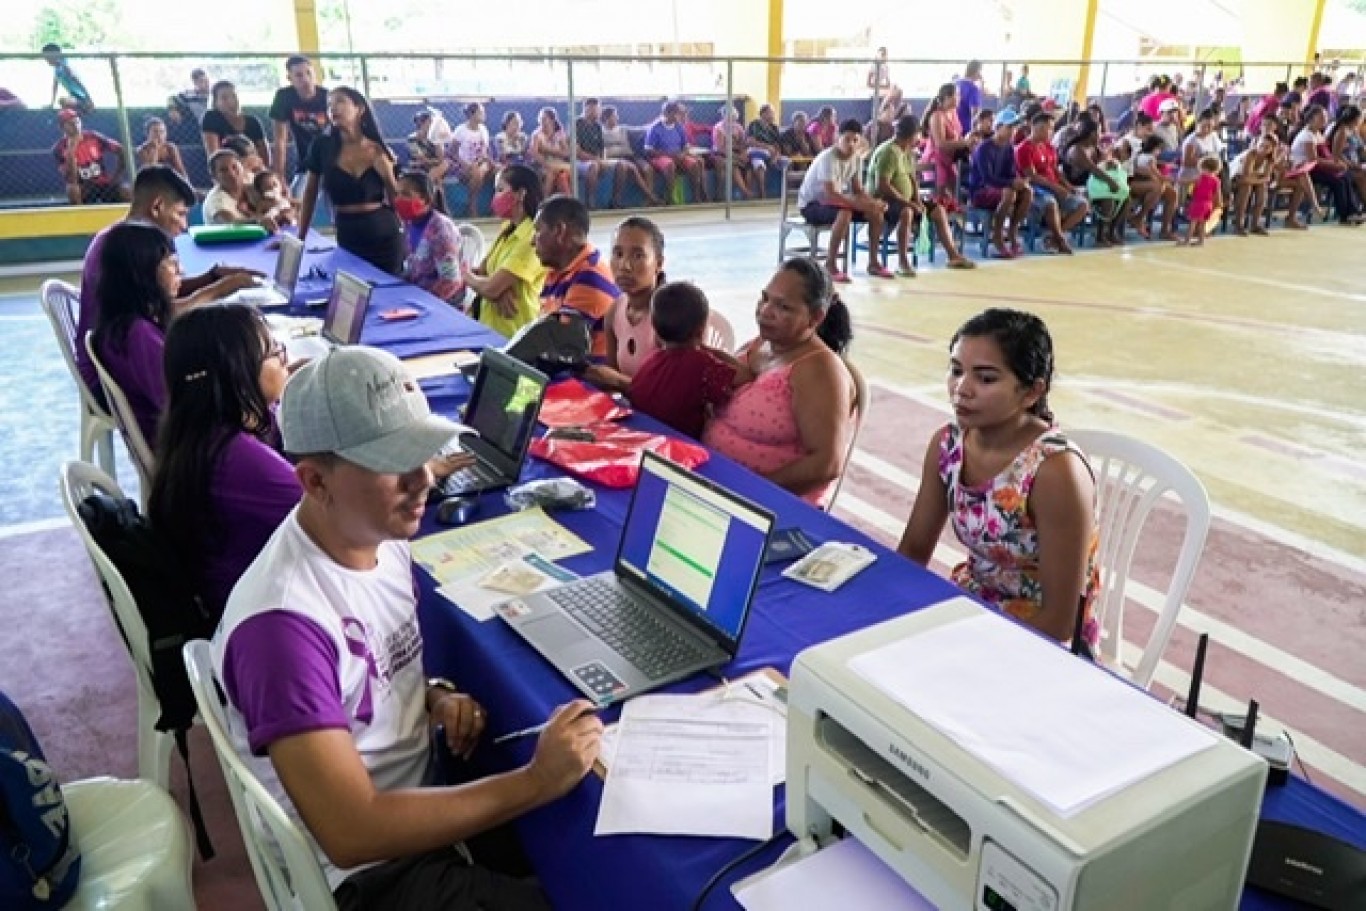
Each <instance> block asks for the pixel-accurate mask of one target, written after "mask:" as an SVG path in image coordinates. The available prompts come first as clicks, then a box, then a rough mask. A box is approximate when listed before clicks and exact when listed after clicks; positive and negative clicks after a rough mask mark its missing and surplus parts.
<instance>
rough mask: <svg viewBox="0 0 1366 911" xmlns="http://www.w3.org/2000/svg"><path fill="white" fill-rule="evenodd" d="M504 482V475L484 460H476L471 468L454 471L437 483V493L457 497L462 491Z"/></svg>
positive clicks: (466, 491)
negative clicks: (487, 464)
mask: <svg viewBox="0 0 1366 911" xmlns="http://www.w3.org/2000/svg"><path fill="white" fill-rule="evenodd" d="M502 483H503V479H502V477H501V476H500V475H499V474H498V473H497V472H495V471H494V470H493V469H492V468H489V467H488V466H486V465H485V464H484V463H483V462H475V463H474V464H473V465H471V466H470V467H469V468H462V469H460V470H459V471H456V472H452V473H451V474H449V475H447V476H446V477H444V478H442V479H441V480H440V481H438V482H437V483H436V486H435V489H436V495H437V496H439V497H455V496H459V495H460V494H462V493H470V492H472V491H476V490H486V489H488V488H490V487H496V486H498V485H499V484H502Z"/></svg>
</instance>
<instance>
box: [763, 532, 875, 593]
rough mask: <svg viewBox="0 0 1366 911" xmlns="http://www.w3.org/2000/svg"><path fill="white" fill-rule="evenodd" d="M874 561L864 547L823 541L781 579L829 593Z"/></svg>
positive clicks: (790, 567)
mask: <svg viewBox="0 0 1366 911" xmlns="http://www.w3.org/2000/svg"><path fill="white" fill-rule="evenodd" d="M876 560H877V557H875V556H874V555H873V552H872V551H870V550H869V549H868V548H866V547H860V546H859V545H857V544H845V543H844V542H842V541H826V542H825V543H824V544H822V545H821V546H820V547H817V548H816V549H815V550H813V551H811V553H809V554H807V555H806V556H805V557H802V558H801V559H800V560H798V561H797V562H796V563H794V564H792V565H791V566H789V567H788V568H787V569H785V570H783V575H784V576H786V577H787V578H789V579H792V580H793V581H796V582H802V583H805V584H807V585H810V586H811V587H812V588H819V589H820V590H821V591H827V592H832V591H834V590H835V589H837V588H839V587H840V586H841V585H843V584H844V583H846V582H848V581H849V580H850V579H852V578H853V577H854V576H856V575H858V574H859V573H860V572H862V571H863V570H864V569H866V568H868V567H869V566H871V565H873V563H874V562H875V561H876Z"/></svg>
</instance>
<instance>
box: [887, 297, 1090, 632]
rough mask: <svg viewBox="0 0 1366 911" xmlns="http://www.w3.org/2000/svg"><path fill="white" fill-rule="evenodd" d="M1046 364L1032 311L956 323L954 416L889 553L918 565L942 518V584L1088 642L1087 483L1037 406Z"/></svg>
mask: <svg viewBox="0 0 1366 911" xmlns="http://www.w3.org/2000/svg"><path fill="white" fill-rule="evenodd" d="M1053 365H1054V358H1053V339H1052V336H1050V335H1049V333H1048V327H1047V326H1046V325H1044V322H1043V320H1041V319H1039V318H1038V317H1037V316H1035V315H1034V314H1032V313H1024V312H1021V311H1019V310H1006V309H991V310H985V311H983V312H981V313H979V314H977V315H976V316H974V317H973V318H972V319H970V320H968V321H967V322H966V323H964V324H963V325H962V326H961V327H959V329H958V331H957V332H955V333H954V335H953V340H952V341H951V342H950V343H949V367H948V384H947V385H948V394H949V403H950V404H951V405H952V406H953V415H954V417H953V420H952V421H950V422H949V423H948V424H947V425H946V426H944V427H943V428H942V429H940V430H939V431H938V432H937V433H936V434H935V435H934V437H933V438H932V439H931V440H930V444H929V446H928V447H927V448H926V450H925V457H924V460H923V464H924V469H923V471H922V472H921V475H920V491H919V492H918V493H917V494H916V498H915V506H914V507H912V509H911V516H910V519H909V520H908V521H907V523H906V531H905V533H904V534H903V535H902V537H901V544H900V546H899V547H898V548H897V549H898V550H899V551H900V552H901V554H902V555H903V556H905V557H908V558H910V559H912V560H914V561H915V562H917V563H919V564H920V565H922V566H929V564H930V558H931V556H932V555H933V554H934V548H935V545H936V544H937V543H938V542H939V535H940V533H941V532H942V531H943V530H944V525H945V524H947V523H948V522H950V521H952V523H953V530H954V534H956V535H957V537H958V540H959V541H961V542H962V544H963V546H964V548H965V549H966V550H967V560H966V561H965V562H963V563H961V564H959V565H958V566H956V567H955V568H954V569H953V571H952V573H950V578H951V579H952V580H953V581H954V582H956V583H957V584H958V585H959V586H961V587H962V588H963V589H964V590H966V591H968V592H971V593H972V594H973V595H975V596H977V597H978V598H981V599H982V600H984V601H988V602H990V603H992V604H994V605H996V606H997V607H999V608H1000V609H1001V610H1003V611H1004V612H1006V613H1008V614H1010V615H1011V616H1014V617H1016V618H1018V619H1019V620H1021V621H1023V622H1025V623H1027V624H1029V625H1030V626H1032V627H1034V628H1035V629H1037V630H1039V631H1040V632H1042V633H1045V634H1047V635H1049V636H1052V637H1053V638H1054V639H1057V640H1058V641H1060V642H1066V641H1067V640H1070V639H1071V638H1072V637H1073V634H1074V633H1075V632H1076V631H1077V630H1078V629H1080V630H1081V636H1082V639H1083V640H1084V641H1085V643H1086V645H1087V646H1088V647H1090V648H1092V649H1094V648H1095V646H1097V645H1098V644H1099V641H1100V628H1099V626H1098V625H1097V624H1096V621H1095V619H1094V618H1093V616H1092V608H1093V606H1094V602H1095V598H1096V595H1097V593H1098V592H1099V591H1100V576H1099V570H1098V564H1097V557H1096V555H1097V547H1098V541H1099V537H1098V531H1097V529H1096V517H1095V508H1096V487H1095V482H1094V481H1093V480H1092V474H1091V469H1090V467H1089V465H1088V464H1087V461H1086V456H1085V455H1083V454H1082V452H1081V450H1079V449H1078V448H1077V445H1076V444H1075V443H1072V442H1071V441H1069V440H1068V439H1067V437H1066V436H1064V435H1063V433H1062V432H1061V431H1060V430H1059V429H1058V427H1057V424H1056V422H1055V420H1054V417H1053V412H1052V410H1050V408H1049V406H1048V393H1049V391H1050V389H1051V388H1052V384H1053V369H1054V367H1053ZM1078 611H1080V612H1081V616H1080V622H1079V618H1078Z"/></svg>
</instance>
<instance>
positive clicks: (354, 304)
mask: <svg viewBox="0 0 1366 911" xmlns="http://www.w3.org/2000/svg"><path fill="white" fill-rule="evenodd" d="M371 290H372V288H371V285H370V283H369V282H367V281H365V280H364V279H360V278H356V276H354V275H352V274H350V273H349V272H338V273H337V277H336V279H335V280H334V282H333V284H332V296H331V297H330V298H328V301H327V315H326V316H325V317H323V333H322V334H323V338H325V339H327V340H328V341H329V342H333V343H335V344H338V345H354V344H356V343H357V342H359V341H360V331H361V327H362V326H364V325H365V311H366V310H367V309H369V307H370V291H371Z"/></svg>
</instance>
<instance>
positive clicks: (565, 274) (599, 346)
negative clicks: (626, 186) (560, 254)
mask: <svg viewBox="0 0 1366 911" xmlns="http://www.w3.org/2000/svg"><path fill="white" fill-rule="evenodd" d="M620 296H621V289H619V288H618V287H617V286H616V283H615V282H613V281H612V273H611V271H610V270H609V269H608V268H607V260H606V258H605V257H604V256H603V255H602V254H601V253H600V252H598V249H597V248H596V247H594V246H593V245H592V244H584V246H583V249H582V250H580V251H579V255H578V256H576V257H574V259H573V261H572V262H570V263H569V265H567V266H565V267H564V268H563V269H559V270H557V271H554V272H551V273H550V274H549V275H548V276H546V280H545V287H544V288H542V289H541V315H542V316H545V315H547V314H551V313H558V312H559V311H561V310H573V311H574V312H576V313H581V314H583V316H584V317H585V318H586V319H587V320H588V321H589V328H590V329H591V330H592V332H593V352H592V353H593V357H594V359H601V358H603V357H605V356H606V354H607V333H606V331H605V327H606V325H607V313H608V311H609V310H611V309H612V304H613V303H614V302H615V301H616V299H617V298H618V297H620Z"/></svg>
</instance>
